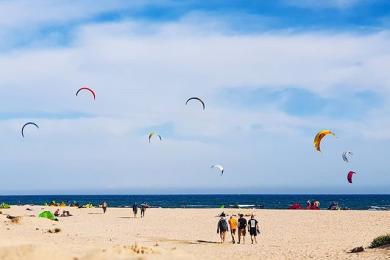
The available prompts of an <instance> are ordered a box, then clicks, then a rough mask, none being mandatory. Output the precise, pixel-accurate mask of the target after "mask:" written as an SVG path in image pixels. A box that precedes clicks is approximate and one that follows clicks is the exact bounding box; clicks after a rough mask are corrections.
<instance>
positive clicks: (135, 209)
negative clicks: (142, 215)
mask: <svg viewBox="0 0 390 260" xmlns="http://www.w3.org/2000/svg"><path fill="white" fill-rule="evenodd" d="M137 212H138V205H137V202H134V204H133V213H134V218H136V217H137Z"/></svg>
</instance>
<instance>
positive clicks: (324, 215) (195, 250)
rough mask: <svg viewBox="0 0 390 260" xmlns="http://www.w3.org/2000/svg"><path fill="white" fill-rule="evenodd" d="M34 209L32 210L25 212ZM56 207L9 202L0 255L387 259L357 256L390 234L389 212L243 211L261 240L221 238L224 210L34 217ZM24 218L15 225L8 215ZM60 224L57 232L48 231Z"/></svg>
mask: <svg viewBox="0 0 390 260" xmlns="http://www.w3.org/2000/svg"><path fill="white" fill-rule="evenodd" d="M26 208H31V209H32V211H27V210H26ZM44 209H49V210H51V211H52V212H54V210H55V209H56V207H42V206H12V207H11V209H2V210H1V211H2V213H3V214H2V215H0V234H1V236H0V259H33V260H34V259H56V260H60V259H223V258H226V259H227V258H229V259H309V258H310V259H390V249H381V250H371V249H366V250H365V252H362V253H359V254H349V253H347V251H349V250H350V249H352V248H354V247H357V246H364V247H367V246H368V245H369V244H370V242H371V240H372V239H373V238H375V237H376V236H379V235H383V234H386V233H390V211H382V212H380V211H326V210H320V211H307V210H295V211H294V210H290V211H289V210H238V209H224V211H225V212H226V213H228V214H237V213H238V212H242V213H244V214H250V213H252V212H254V213H255V215H256V218H257V219H258V220H259V223H260V228H261V235H260V236H259V237H258V244H257V245H251V244H250V238H249V236H248V235H247V237H246V244H245V245H242V244H240V245H238V244H231V243H230V234H229V236H227V238H228V239H227V241H228V242H227V243H225V244H223V245H221V244H218V243H217V242H218V241H219V237H218V235H217V233H216V227H217V222H218V217H216V216H217V215H218V214H219V213H221V209H154V208H153V209H148V210H147V211H146V217H145V218H143V219H141V218H133V216H132V211H131V209H130V208H108V211H107V213H106V214H102V209H100V208H91V209H77V208H68V207H67V208H61V210H63V209H66V210H69V211H70V212H71V213H72V214H73V216H72V217H66V218H59V221H58V222H55V221H50V220H48V219H42V218H37V217H33V216H32V215H38V214H39V212H41V211H42V210H44ZM7 214H10V215H12V216H22V218H21V219H20V221H19V223H11V221H10V220H9V219H7V218H6V215H7ZM55 228H59V229H61V231H60V232H58V233H49V232H48V231H49V230H54V229H55Z"/></svg>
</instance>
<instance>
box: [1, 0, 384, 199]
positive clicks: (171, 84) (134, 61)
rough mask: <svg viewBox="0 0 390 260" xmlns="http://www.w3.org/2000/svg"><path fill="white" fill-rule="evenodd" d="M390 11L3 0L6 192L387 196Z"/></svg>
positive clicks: (352, 4) (369, 1) (372, 6)
mask: <svg viewBox="0 0 390 260" xmlns="http://www.w3.org/2000/svg"><path fill="white" fill-rule="evenodd" d="M389 17H390V2H389V1H386V0H329V1H318V0H275V1H266V0H264V1H234V0H226V1H217V0H210V1H191V0H189V1H169V0H155V1H149V0H133V1H121V0H112V1H103V0H85V1H76V0H58V1H51V0H35V1H29V0H12V1H9V0H0V39H1V41H0V68H1V69H0V104H1V108H0V135H1V141H0V154H1V156H0V165H1V171H0V176H1V179H2V183H3V185H1V189H0V194H108V193H109V194H117V193H118V194H160V193H163V194H166V193H168V194H174V193H258V194H262V193H280V194H282V193H342V194H356V193H389V191H390V171H389V169H390V161H389V160H388V155H389V153H388V147H389V145H390V131H389V130H388V129H389V128H390V116H389V115H390V106H389V105H390V73H389V68H390V28H389V27H390V19H389ZM85 85H87V86H89V87H91V88H93V89H94V90H95V91H96V100H93V97H92V96H91V95H90V94H89V93H87V92H82V93H80V94H79V95H78V96H77V97H76V95H75V93H76V91H77V89H79V88H80V87H82V86H85ZM193 96H197V97H200V98H202V99H203V100H204V102H205V103H206V110H205V111H203V110H202V107H201V105H200V104H199V103H197V102H196V101H195V102H190V103H189V104H188V105H185V101H186V100H187V98H189V97H193ZM30 121H33V122H36V123H37V124H38V125H39V129H36V128H35V127H31V126H29V127H26V129H25V138H22V136H21V132H20V131H21V127H22V126H23V124H24V123H26V122H30ZM321 129H330V130H332V131H333V132H335V133H336V136H337V137H331V136H329V137H325V139H324V140H323V143H322V152H321V153H320V152H317V151H315V150H314V147H313V137H314V135H315V134H316V133H317V131H319V130H321ZM151 131H153V132H156V133H159V134H160V135H161V136H162V139H163V140H162V141H159V140H158V139H153V140H152V142H151V143H149V142H148V138H147V137H148V133H149V132H151ZM346 150H350V151H353V153H354V155H353V157H352V158H351V161H350V163H345V162H344V161H343V160H342V158H341V154H342V152H343V151H346ZM213 164H221V165H223V166H224V167H225V173H224V175H223V176H222V177H221V176H220V174H219V173H218V171H217V170H216V169H211V168H210V166H211V165H213ZM350 170H353V171H355V172H357V174H356V175H355V176H354V183H353V184H349V183H347V180H346V174H347V172H348V171H350Z"/></svg>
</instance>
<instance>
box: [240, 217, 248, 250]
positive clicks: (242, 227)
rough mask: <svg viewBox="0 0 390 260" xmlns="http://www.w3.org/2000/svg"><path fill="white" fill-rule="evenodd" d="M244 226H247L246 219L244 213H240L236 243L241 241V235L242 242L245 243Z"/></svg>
mask: <svg viewBox="0 0 390 260" xmlns="http://www.w3.org/2000/svg"><path fill="white" fill-rule="evenodd" d="M246 226H247V221H246V219H245V218H244V215H243V214H240V218H239V219H238V244H240V243H241V236H242V243H243V244H245V235H246Z"/></svg>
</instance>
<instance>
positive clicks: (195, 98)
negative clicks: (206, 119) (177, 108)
mask: <svg viewBox="0 0 390 260" xmlns="http://www.w3.org/2000/svg"><path fill="white" fill-rule="evenodd" d="M190 100H198V101H199V102H200V103H201V104H202V106H203V110H205V109H206V105H205V104H204V102H203V100H201V99H200V98H198V97H192V98H189V99H187V101H186V105H187V104H188V102H189V101H190Z"/></svg>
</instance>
